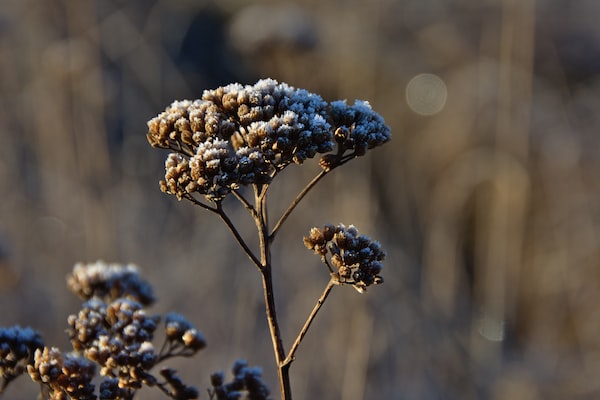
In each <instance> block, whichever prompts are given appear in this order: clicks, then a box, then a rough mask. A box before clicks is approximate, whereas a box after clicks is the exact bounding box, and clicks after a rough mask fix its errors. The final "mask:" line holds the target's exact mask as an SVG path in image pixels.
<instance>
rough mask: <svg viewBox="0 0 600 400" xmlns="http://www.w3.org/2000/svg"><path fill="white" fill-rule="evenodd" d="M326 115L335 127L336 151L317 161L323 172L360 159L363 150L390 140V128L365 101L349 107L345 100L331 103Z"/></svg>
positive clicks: (363, 153)
mask: <svg viewBox="0 0 600 400" xmlns="http://www.w3.org/2000/svg"><path fill="white" fill-rule="evenodd" d="M329 115H330V117H331V121H332V126H333V127H334V128H335V133H334V138H335V141H336V142H337V144H338V151H337V154H335V153H330V154H327V155H325V156H323V157H322V158H321V161H320V162H319V164H320V165H321V167H322V168H323V169H325V170H330V169H332V168H334V167H336V166H337V165H340V164H342V163H344V162H346V161H348V160H350V159H352V158H354V157H360V156H364V155H365V153H366V152H367V150H370V149H372V148H374V147H377V146H381V145H382V144H384V143H386V142H388V141H389V140H390V139H391V132H390V128H389V127H388V126H387V125H386V124H385V121H384V120H383V117H382V116H381V115H379V114H378V113H376V112H375V111H373V109H372V108H371V105H370V104H369V102H367V101H362V100H356V101H355V102H354V105H352V106H349V105H347V104H346V101H345V100H338V101H334V102H332V103H331V105H330V107H329Z"/></svg>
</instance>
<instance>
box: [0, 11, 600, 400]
mask: <svg viewBox="0 0 600 400" xmlns="http://www.w3.org/2000/svg"><path fill="white" fill-rule="evenodd" d="M249 4H250V3H248V2H244V1H239V0H237V1H236V0H227V1H219V2H212V3H211V2H204V1H191V0H187V1H186V0H152V1H133V0H129V1H118V0H101V1H75V0H72V1H69V0H47V1H36V0H29V1H27V0H0V5H1V7H0V74H1V75H0V76H1V79H0V138H1V143H2V146H0V193H1V195H2V199H1V201H0V237H1V246H0V256H1V263H0V310H1V311H0V325H2V326H8V325H13V324H17V323H18V324H21V325H31V326H32V327H34V328H36V329H40V330H42V331H43V332H44V333H45V339H46V342H47V343H48V344H56V345H59V346H60V347H62V348H63V349H66V348H68V342H67V339H66V335H65V334H64V333H63V330H64V328H65V322H66V317H67V315H68V314H69V313H73V312H75V311H76V310H77V309H78V305H79V301H78V300H77V299H76V298H75V297H74V296H73V295H71V294H70V293H68V292H67V290H66V285H65V275H66V274H67V273H68V272H69V271H70V269H71V268H72V266H73V264H74V263H75V262H77V261H95V260H97V259H103V260H106V261H122V262H134V263H136V264H138V265H139V266H140V267H141V268H142V269H143V275H144V276H145V277H146V278H148V280H149V281H150V282H152V283H153V284H154V285H155V288H156V291H157V294H158V297H159V302H158V304H157V305H156V306H154V308H153V311H156V312H166V311H171V310H172V311H177V312H181V313H183V314H185V315H186V316H188V317H189V318H190V320H191V321H192V322H193V323H194V324H196V325H197V326H198V327H199V328H200V329H202V330H203V331H204V333H205V335H206V337H207V340H208V342H209V347H208V349H206V350H205V351H203V352H202V353H201V354H199V356H197V357H196V358H194V359H192V360H183V361H182V362H181V363H177V367H178V368H179V369H180V370H182V371H184V372H183V375H184V376H185V377H186V379H187V381H188V382H194V383H196V384H198V385H199V386H201V387H207V385H208V376H209V374H210V373H211V372H213V371H215V370H218V369H228V368H229V366H230V365H231V363H232V362H233V360H235V359H236V358H240V357H241V358H246V359H248V360H249V361H250V363H251V364H259V365H262V366H263V367H264V368H265V375H266V379H267V381H268V382H270V383H271V387H272V388H276V387H277V384H276V374H275V369H274V368H273V366H272V359H273V358H272V353H271V347H270V346H271V345H270V339H269V338H268V337H267V329H266V324H265V321H264V316H263V311H262V294H261V288H260V279H259V276H258V274H256V273H255V271H254V269H253V268H252V267H251V266H250V265H249V263H248V262H247V259H246V257H245V256H244V255H243V254H242V252H241V251H240V250H239V249H237V247H236V245H235V243H234V242H233V240H231V239H230V237H229V233H228V232H227V231H226V229H225V228H224V227H223V226H222V225H221V224H220V222H219V221H218V220H217V218H215V217H214V216H213V215H210V214H208V213H205V212H203V211H202V210H200V209H195V208H194V207H192V206H191V205H189V204H186V203H178V202H177V201H176V199H175V198H173V197H170V196H166V195H164V194H162V193H160V192H159V190H158V183H157V181H158V179H159V178H160V177H161V175H162V168H163V160H164V157H165V156H166V154H164V153H162V152H160V151H157V150H153V149H151V148H150V147H149V146H148V145H147V143H146V139H145V133H146V126H145V123H146V121H147V120H148V119H149V118H151V117H153V116H154V115H156V114H158V113H159V112H160V111H162V110H163V109H164V107H165V106H166V105H167V104H169V103H170V102H171V101H172V100H174V99H183V98H196V97H199V96H200V94H201V91H202V90H203V89H205V88H214V87H217V86H219V85H223V84H226V83H229V82H233V81H241V82H244V83H254V82H255V81H256V80H257V79H258V78H260V77H267V76H269V77H272V78H275V79H278V80H281V81H286V82H288V83H290V84H292V85H294V86H297V87H303V88H307V89H309V90H312V91H315V92H317V93H319V94H321V95H322V96H324V97H325V98H326V99H328V100H333V99H338V98H348V99H350V100H353V99H355V98H361V99H366V100H369V101H370V102H371V103H372V105H373V107H374V109H375V110H377V111H378V112H380V113H381V114H382V115H383V116H384V117H385V118H386V121H387V122H388V124H390V125H391V126H392V131H393V140H392V142H391V143H389V144H387V145H386V146H384V147H383V148H381V149H377V150H374V151H373V152H372V153H371V154H370V155H369V156H368V157H366V158H364V159H360V160H357V161H356V162H355V163H351V164H350V165H349V166H348V167H347V168H346V167H345V168H342V169H340V170H338V171H335V173H334V174H332V175H330V176H328V177H327V178H326V179H325V181H324V182H323V183H322V185H321V186H320V187H318V189H317V190H315V192H314V193H312V194H311V195H310V196H309V197H308V198H307V199H306V202H305V203H304V204H303V206H302V207H301V208H300V209H298V210H297V212H296V213H295V214H294V215H293V217H292V218H291V220H290V221H289V223H288V225H287V226H286V227H285V229H284V230H283V231H282V232H281V237H280V238H279V239H278V240H280V242H279V250H278V251H277V253H276V254H275V255H274V262H275V265H276V267H277V271H276V273H275V279H276V285H277V287H278V292H277V298H278V299H279V313H280V315H281V323H282V327H283V332H284V335H285V337H284V339H285V343H286V344H287V346H289V344H290V342H291V340H292V337H293V336H294V335H295V333H296V332H297V331H298V329H299V327H300V325H301V323H302V321H303V320H304V318H305V316H306V315H307V314H308V312H309V310H310V308H311V307H312V305H313V303H314V301H315V300H316V298H317V296H318V294H319V293H320V291H321V290H322V287H324V285H325V284H326V281H327V278H328V277H327V274H326V273H325V271H324V270H323V268H322V266H320V265H319V263H318V260H317V259H316V258H315V257H314V256H312V255H311V254H309V252H308V251H306V250H304V249H303V247H302V243H301V235H302V234H304V233H305V232H307V230H308V229H309V228H310V227H311V226H315V225H320V224H323V223H325V222H333V223H337V222H344V223H354V224H355V225H357V226H358V228H359V229H360V230H361V232H364V233H367V234H369V235H370V236H372V237H375V238H378V239H379V240H380V241H381V242H382V243H383V245H384V247H385V248H386V249H387V250H388V260H387V264H386V269H385V271H384V276H385V279H386V282H385V284H384V285H383V286H380V287H376V288H373V289H372V290H369V293H368V294H366V295H363V296H359V295H358V294H357V293H355V292H354V291H353V290H352V289H350V288H341V289H340V288H336V289H335V290H334V292H333V294H332V296H331V297H330V299H329V300H328V302H327V304H326V305H325V307H324V309H323V311H322V314H321V315H320V316H319V318H318V319H317V321H316V323H315V325H314V327H313V328H312V331H310V332H309V335H308V337H307V338H306V341H305V342H304V343H303V345H302V347H301V348H300V351H299V353H298V360H297V361H296V362H295V364H294V366H293V367H292V385H293V388H294V392H295V394H296V397H295V398H297V399H345V400H355V399H356V400H358V399H441V398H447V399H475V398H489V399H519V400H520V399H524V400H534V399H566V398H569V399H588V398H589V399H592V398H598V397H599V396H600V380H598V375H599V373H600V311H599V310H598V308H599V305H600V268H599V266H600V265H599V262H600V261H599V260H600V257H599V256H600V254H599V251H600V246H599V244H600V243H599V234H600V233H599V231H598V229H599V228H600V226H599V224H600V209H599V206H600V197H599V196H600V184H599V183H600V180H599V179H600V175H599V173H598V171H600V165H599V164H600V156H599V152H598V150H599V149H600V146H599V144H600V143H599V142H600V136H599V134H598V128H599V127H600V117H599V116H600V113H598V110H599V109H600V80H599V75H598V73H599V72H600V42H599V40H600V27H599V26H598V24H597V20H598V17H599V16H600V4H599V3H598V2H597V1H595V0H580V1H576V2H575V1H570V0H544V1H538V2H535V1H534V0H484V1H476V0H374V1H369V2H366V1H313V0H304V1H298V2H296V3H294V4H293V5H290V4H287V5H282V3H280V2H272V3H268V2H266V3H262V4H264V6H263V7H262V8H258V9H257V8H254V9H248V8H247V7H248V6H249ZM423 72H427V73H433V74H436V75H437V76H439V77H441V78H442V79H443V81H444V82H445V85H446V88H447V101H446V103H445V107H444V108H443V110H441V111H440V112H439V113H437V114H435V115H432V116H422V115H418V114H416V113H414V112H413V111H412V110H411V109H410V108H409V107H408V106H407V101H406V97H405V91H406V86H407V84H408V82H409V81H410V79H411V78H412V77H414V76H415V75H417V74H420V73H423ZM435 95H436V92H435V91H433V89H430V91H426V92H424V94H423V96H424V97H423V99H421V100H422V101H423V102H425V103H427V102H428V101H431V100H432V99H433V100H435ZM316 171H317V167H316V166H315V165H314V164H312V163H311V164H309V165H307V166H305V167H302V168H293V167H290V168H289V171H286V174H285V177H286V179H285V181H283V180H282V178H283V176H282V177H280V180H279V182H278V184H276V185H274V187H273V189H274V190H273V193H272V194H271V198H272V200H271V202H272V204H273V203H274V202H275V200H281V201H277V203H279V204H280V206H279V208H281V207H283V204H286V201H287V200H289V199H290V198H292V196H293V195H294V193H295V192H296V191H297V190H298V189H299V188H300V187H301V186H302V182H303V181H306V180H308V179H309V178H310V177H311V176H312V175H313V174H314V173H315V172H316ZM232 205H233V203H232ZM277 209H278V208H277V207H276V206H274V207H273V211H274V212H275V213H276V211H277ZM233 213H234V214H235V215H236V216H237V217H239V218H240V219H241V220H243V221H244V223H245V224H246V225H244V226H243V227H242V230H243V231H244V232H246V233H248V234H250V233H251V232H252V225H251V224H250V221H249V220H248V219H247V217H246V216H245V215H244V212H243V211H241V210H238V211H233ZM344 289H346V290H344ZM35 392H36V387H35V385H34V384H33V383H32V382H30V381H29V380H28V379H26V378H22V379H20V380H18V381H17V382H15V383H13V384H12V385H11V387H9V389H8V391H7V393H6V395H5V398H7V399H9V398H10V399H21V398H22V399H30V398H33V397H34V393H35ZM153 396H155V393H153V392H151V391H144V392H143V394H142V396H140V398H155V397H153ZM207 397H208V396H207V395H206V394H205V393H204V394H203V398H207ZM156 398H158V397H156Z"/></svg>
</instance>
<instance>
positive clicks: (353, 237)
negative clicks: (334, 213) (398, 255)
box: [304, 224, 385, 293]
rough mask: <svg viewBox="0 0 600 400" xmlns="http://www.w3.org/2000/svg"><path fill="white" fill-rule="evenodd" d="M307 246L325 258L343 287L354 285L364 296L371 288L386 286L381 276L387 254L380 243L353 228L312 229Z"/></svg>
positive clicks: (330, 227)
mask: <svg viewBox="0 0 600 400" xmlns="http://www.w3.org/2000/svg"><path fill="white" fill-rule="evenodd" d="M304 245H305V246H306V247H307V248H308V249H309V250H312V251H314V252H315V253H316V254H318V255H320V256H321V258H322V260H323V262H324V263H325V264H326V265H327V266H328V267H329V269H330V271H331V272H332V276H333V277H334V278H335V280H336V283H338V284H340V285H341V284H351V285H352V286H354V288H355V289H356V290H357V291H358V292H359V293H363V292H364V291H366V290H367V287H368V286H371V285H377V284H380V283H383V278H382V277H381V276H380V275H379V274H380V273H381V270H382V269H383V264H382V261H383V260H384V259H385V252H384V251H383V250H382V249H381V245H380V244H379V242H377V241H375V240H371V238H369V237H368V236H365V235H360V234H359V232H358V230H357V229H356V228H355V227H354V226H353V225H350V226H349V227H347V228H346V226H344V225H343V224H339V225H338V226H334V225H331V224H328V225H325V226H324V227H323V228H312V229H311V230H310V233H309V235H308V236H305V237H304Z"/></svg>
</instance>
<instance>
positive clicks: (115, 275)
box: [67, 261, 155, 305]
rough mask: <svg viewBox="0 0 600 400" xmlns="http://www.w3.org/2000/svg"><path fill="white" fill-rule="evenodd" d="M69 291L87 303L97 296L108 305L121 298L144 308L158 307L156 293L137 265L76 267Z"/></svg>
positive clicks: (97, 264) (69, 281) (85, 265)
mask: <svg viewBox="0 0 600 400" xmlns="http://www.w3.org/2000/svg"><path fill="white" fill-rule="evenodd" d="M67 284H68V286H69V289H71V291H73V292H74V293H75V294H77V295H78V296H79V297H81V298H82V299H84V300H89V299H91V298H92V297H94V296H96V297H98V298H101V299H104V300H105V301H108V302H110V301H112V300H115V299H118V298H120V297H127V298H130V299H132V300H136V301H138V302H140V303H142V304H144V305H150V304H152V303H154V301H155V298H154V293H153V291H152V287H151V286H150V284H149V283H147V282H146V281H144V280H143V279H141V278H140V276H139V271H138V268H137V267H136V266H135V265H133V264H128V265H121V264H107V263H105V262H103V261H97V262H95V263H90V264H83V263H78V264H76V265H75V267H73V272H72V273H71V274H70V275H69V276H68V277H67Z"/></svg>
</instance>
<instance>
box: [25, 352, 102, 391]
mask: <svg viewBox="0 0 600 400" xmlns="http://www.w3.org/2000/svg"><path fill="white" fill-rule="evenodd" d="M27 369H28V371H29V375H30V376H31V379H33V380H34V381H35V382H39V383H41V384H43V385H45V386H46V387H47V389H48V392H49V397H48V398H49V399H50V400H67V399H79V400H95V399H96V395H95V394H94V390H95V386H94V385H93V384H92V379H93V378H94V375H95V373H96V366H95V364H94V363H92V362H91V361H89V360H86V359H85V358H83V357H79V356H76V355H74V354H64V355H63V354H62V353H61V352H60V350H59V349H57V348H56V347H52V348H48V347H45V348H44V349H43V350H41V349H37V350H36V351H35V358H34V363H33V364H31V365H29V366H28V368H27Z"/></svg>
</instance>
